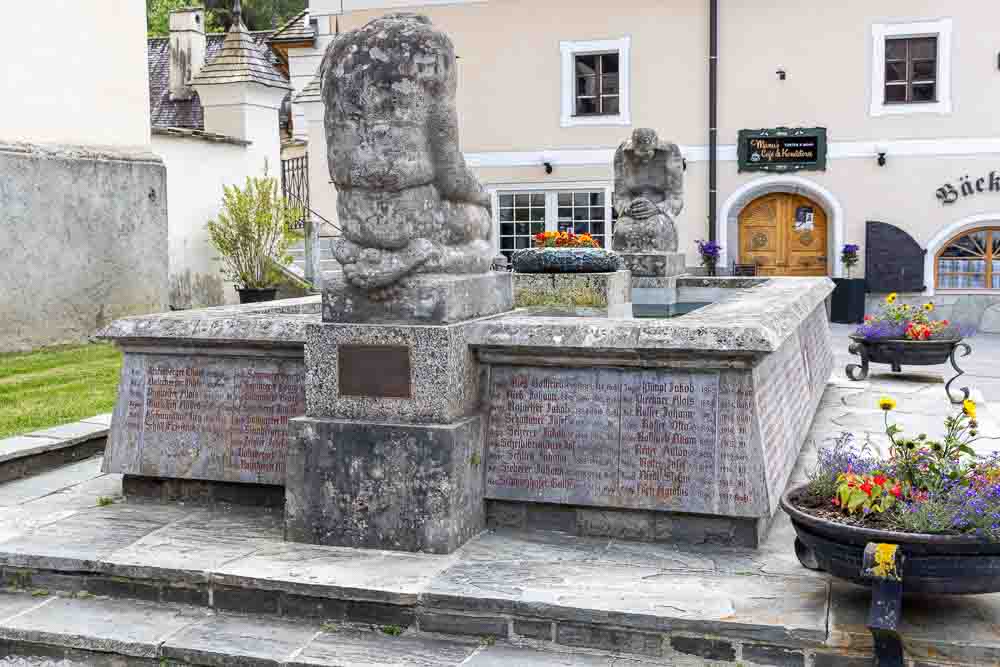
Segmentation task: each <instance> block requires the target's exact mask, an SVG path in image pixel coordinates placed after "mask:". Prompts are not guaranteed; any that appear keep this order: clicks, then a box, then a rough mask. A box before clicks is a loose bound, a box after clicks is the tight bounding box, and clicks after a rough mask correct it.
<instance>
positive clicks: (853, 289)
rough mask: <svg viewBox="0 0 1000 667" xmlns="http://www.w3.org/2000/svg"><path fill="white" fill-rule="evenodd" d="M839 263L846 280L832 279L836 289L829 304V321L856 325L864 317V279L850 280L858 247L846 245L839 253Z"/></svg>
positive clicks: (856, 258) (856, 259) (850, 244)
mask: <svg viewBox="0 0 1000 667" xmlns="http://www.w3.org/2000/svg"><path fill="white" fill-rule="evenodd" d="M840 261H841V262H842V263H843V265H844V267H846V269H847V277H846V278H834V279H833V282H834V284H835V285H836V288H835V289H834V290H833V299H832V303H831V304H830V319H831V320H832V321H833V322H840V323H842V324H856V323H858V322H861V319H862V318H863V317H864V316H865V281H864V278H851V271H852V270H853V268H854V266H855V265H856V264H857V263H858V246H857V245H855V244H853V243H847V244H845V245H844V247H843V248H842V249H841V251H840Z"/></svg>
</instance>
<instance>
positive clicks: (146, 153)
mask: <svg viewBox="0 0 1000 667" xmlns="http://www.w3.org/2000/svg"><path fill="white" fill-rule="evenodd" d="M4 20H5V22H6V24H7V25H9V26H16V29H12V30H11V31H10V35H8V36H7V38H6V39H4V40H3V41H2V42H0V63H2V64H0V99H2V100H4V104H3V105H2V109H0V283H2V284H3V285H4V290H3V293H2V295H0V352H2V351H7V350H21V349H30V348H35V347H39V346H43V345H51V344H56V343H71V342H78V341H81V340H85V339H86V338H87V337H88V336H89V335H91V334H93V333H94V331H95V330H96V329H99V328H100V327H101V326H103V325H104V324H106V323H108V322H109V321H110V320H112V319H114V318H117V317H122V316H126V315H131V314H139V313H148V312H152V311H159V310H163V309H164V308H165V306H166V295H167V253H166V241H167V210H166V183H165V181H166V175H165V171H164V167H163V163H162V161H161V160H160V159H159V158H158V157H157V156H156V155H154V154H153V153H152V151H151V143H150V117H149V97H148V96H147V95H146V90H147V87H148V81H147V73H146V68H145V67H144V63H145V53H146V40H145V26H146V16H145V5H144V3H142V2H97V1H95V0H79V1H75V2H59V3H55V6H51V7H46V8H45V9H40V8H39V7H38V6H36V5H33V4H31V3H23V2H11V3H5V4H4Z"/></svg>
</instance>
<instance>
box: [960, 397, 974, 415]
mask: <svg viewBox="0 0 1000 667" xmlns="http://www.w3.org/2000/svg"><path fill="white" fill-rule="evenodd" d="M962 412H964V413H965V415H966V416H967V417H969V418H970V419H975V418H976V402H975V401H970V400H966V401H965V402H964V403H962Z"/></svg>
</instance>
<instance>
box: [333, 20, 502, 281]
mask: <svg viewBox="0 0 1000 667" xmlns="http://www.w3.org/2000/svg"><path fill="white" fill-rule="evenodd" d="M322 84H323V86H322V90H323V101H324V105H325V117H324V122H325V129H326V136H327V147H328V148H327V151H328V153H327V156H328V162H329V166H330V176H331V178H332V179H333V182H334V184H335V185H336V187H337V191H338V201H337V212H338V214H339V218H340V224H341V227H342V228H343V236H342V237H341V238H340V239H339V240H338V242H337V244H336V245H335V247H334V256H335V257H336V259H337V260H338V261H339V262H340V263H341V264H342V265H343V268H344V276H345V278H346V279H347V280H348V281H349V282H350V283H351V284H352V285H354V286H356V287H359V288H362V289H378V288H384V287H388V286H391V285H393V284H395V283H398V282H399V281H401V280H403V279H404V278H406V277H407V276H410V275H412V274H417V273H450V274H471V273H483V272H486V271H488V270H489V269H490V265H491V263H492V261H493V254H494V251H493V243H492V242H491V240H490V237H491V234H492V228H493V223H492V217H491V215H490V200H489V195H488V194H487V193H486V192H485V191H484V189H483V187H482V185H480V183H479V181H478V180H477V179H476V177H475V175H474V174H473V173H472V172H471V171H470V170H469V169H468V167H467V166H466V164H465V159H464V158H463V156H462V153H461V151H460V150H459V142H458V117H457V114H456V111H455V91H456V86H457V75H456V68H455V49H454V46H453V45H452V43H451V40H450V39H449V38H448V36H447V35H445V34H444V33H442V32H440V31H438V30H436V29H435V28H434V27H433V26H432V25H431V22H430V20H429V19H428V18H426V17H424V16H418V15H414V14H389V15H387V16H383V17H381V18H377V19H375V20H373V21H371V22H369V23H368V24H367V25H365V26H364V27H362V28H361V29H359V30H356V31H353V32H351V33H348V34H346V35H343V36H342V37H339V38H337V39H336V40H334V42H333V43H332V44H331V45H330V47H329V48H328V49H327V52H326V55H325V56H324V59H323V75H322Z"/></svg>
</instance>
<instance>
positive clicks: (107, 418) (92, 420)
mask: <svg viewBox="0 0 1000 667" xmlns="http://www.w3.org/2000/svg"><path fill="white" fill-rule="evenodd" d="M111 415H112V413H110V412H105V413H102V414H99V415H94V416H93V417H88V418H86V419H81V420H80V421H82V422H83V423H84V424H100V425H101V426H104V427H105V428H111Z"/></svg>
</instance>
